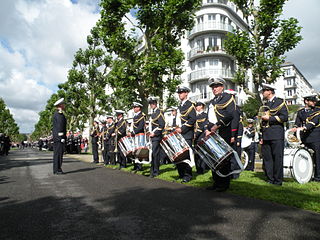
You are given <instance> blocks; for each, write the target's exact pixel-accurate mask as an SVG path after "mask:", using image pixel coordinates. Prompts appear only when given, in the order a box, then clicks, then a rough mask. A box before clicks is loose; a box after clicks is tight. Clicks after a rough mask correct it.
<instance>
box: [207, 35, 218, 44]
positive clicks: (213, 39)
mask: <svg viewBox="0 0 320 240" xmlns="http://www.w3.org/2000/svg"><path fill="white" fill-rule="evenodd" d="M217 45H218V38H217V37H216V36H213V37H209V47H213V46H217Z"/></svg>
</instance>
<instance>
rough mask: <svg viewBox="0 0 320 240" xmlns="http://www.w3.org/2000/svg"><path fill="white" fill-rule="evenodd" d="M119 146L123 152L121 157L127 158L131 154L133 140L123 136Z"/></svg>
mask: <svg viewBox="0 0 320 240" xmlns="http://www.w3.org/2000/svg"><path fill="white" fill-rule="evenodd" d="M119 146H120V148H121V150H122V152H123V155H124V156H126V157H129V156H131V155H132V154H133V150H134V139H133V138H132V137H128V136H124V137H122V138H121V139H120V140H119Z"/></svg>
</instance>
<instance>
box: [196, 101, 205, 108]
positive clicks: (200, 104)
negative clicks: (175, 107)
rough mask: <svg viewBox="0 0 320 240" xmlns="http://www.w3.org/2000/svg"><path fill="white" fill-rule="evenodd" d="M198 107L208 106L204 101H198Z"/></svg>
mask: <svg viewBox="0 0 320 240" xmlns="http://www.w3.org/2000/svg"><path fill="white" fill-rule="evenodd" d="M197 106H203V107H204V106H206V104H205V102H204V101H203V100H198V101H197V102H196V107H197Z"/></svg>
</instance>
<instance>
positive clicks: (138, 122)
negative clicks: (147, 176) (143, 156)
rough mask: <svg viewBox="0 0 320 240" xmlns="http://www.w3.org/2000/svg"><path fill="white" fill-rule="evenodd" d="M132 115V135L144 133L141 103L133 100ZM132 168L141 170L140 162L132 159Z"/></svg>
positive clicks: (144, 117) (143, 115)
mask: <svg viewBox="0 0 320 240" xmlns="http://www.w3.org/2000/svg"><path fill="white" fill-rule="evenodd" d="M132 108H133V112H134V117H133V122H132V124H133V132H132V133H131V135H132V136H134V135H135V134H139V133H145V124H146V116H145V114H144V113H143V112H142V111H141V108H142V104H141V103H138V102H133V104H132ZM133 170H134V171H142V164H141V163H139V162H136V161H134V163H133Z"/></svg>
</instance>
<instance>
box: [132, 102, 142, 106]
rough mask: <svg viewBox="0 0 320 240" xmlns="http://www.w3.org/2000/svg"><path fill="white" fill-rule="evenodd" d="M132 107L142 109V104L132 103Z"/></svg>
mask: <svg viewBox="0 0 320 240" xmlns="http://www.w3.org/2000/svg"><path fill="white" fill-rule="evenodd" d="M132 107H142V104H141V103H138V102H133V103H132Z"/></svg>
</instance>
